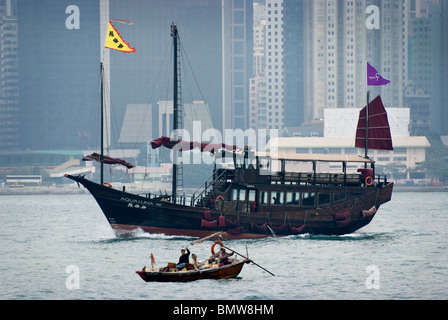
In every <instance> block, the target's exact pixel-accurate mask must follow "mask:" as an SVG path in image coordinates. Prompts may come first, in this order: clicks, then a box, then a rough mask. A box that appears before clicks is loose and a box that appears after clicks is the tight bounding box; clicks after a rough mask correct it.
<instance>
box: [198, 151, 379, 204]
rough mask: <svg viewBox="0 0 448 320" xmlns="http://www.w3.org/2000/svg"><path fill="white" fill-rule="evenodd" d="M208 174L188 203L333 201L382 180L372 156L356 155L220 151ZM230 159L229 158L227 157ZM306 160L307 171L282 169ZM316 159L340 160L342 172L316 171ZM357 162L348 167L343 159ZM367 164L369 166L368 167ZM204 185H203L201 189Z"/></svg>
mask: <svg viewBox="0 0 448 320" xmlns="http://www.w3.org/2000/svg"><path fill="white" fill-rule="evenodd" d="M217 157H219V159H218V160H217V161H216V162H217V163H218V164H220V165H221V168H215V170H214V173H213V176H212V177H211V178H210V179H209V181H208V182H206V183H204V185H203V186H201V188H200V189H198V191H196V192H195V194H194V195H193V197H192V205H196V206H202V207H215V206H217V205H222V204H221V203H220V201H222V202H224V204H223V205H224V206H226V209H228V210H230V211H246V212H250V211H254V212H255V211H269V212H275V211H279V212H280V211H290V210H303V209H305V210H306V209H307V208H309V209H311V208H316V207H321V206H326V205H331V204H335V203H338V202H342V201H345V200H347V198H348V197H349V198H350V197H351V196H353V197H355V196H359V195H361V194H363V193H364V191H365V190H364V189H366V188H375V187H381V186H383V185H385V184H387V179H386V176H384V175H375V171H374V161H372V160H370V159H366V158H363V157H361V156H357V155H342V156H341V155H336V156H335V155H326V154H323V155H316V154H286V153H256V152H251V151H247V150H245V151H243V152H228V151H227V152H222V153H220V154H218V155H217ZM229 159H230V161H229ZM297 162H301V163H303V162H305V163H309V164H310V165H309V167H311V168H312V170H311V171H303V172H302V171H296V170H287V167H293V166H294V163H297ZM319 162H333V163H334V162H336V163H340V164H341V172H338V173H333V172H331V173H330V172H318V170H317V168H318V163H319ZM348 163H356V164H359V165H360V166H361V167H360V168H358V170H357V171H356V172H353V173H348V172H347V164H348ZM368 166H370V168H367V167H368ZM202 188H203V189H202Z"/></svg>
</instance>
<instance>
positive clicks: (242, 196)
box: [239, 189, 246, 201]
mask: <svg viewBox="0 0 448 320" xmlns="http://www.w3.org/2000/svg"><path fill="white" fill-rule="evenodd" d="M239 196H240V198H239V200H240V201H245V200H246V190H244V189H239Z"/></svg>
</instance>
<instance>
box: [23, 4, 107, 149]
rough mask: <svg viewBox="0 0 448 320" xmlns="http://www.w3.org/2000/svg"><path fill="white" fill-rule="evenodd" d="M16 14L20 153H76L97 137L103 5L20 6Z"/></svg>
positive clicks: (95, 143)
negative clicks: (83, 143) (81, 142)
mask: <svg viewBox="0 0 448 320" xmlns="http://www.w3.org/2000/svg"><path fill="white" fill-rule="evenodd" d="M17 12H18V21H19V26H18V39H19V46H18V48H19V49H18V65H19V79H18V80H19V81H18V83H19V84H18V85H19V101H18V104H19V121H20V147H21V148H22V149H32V150H36V149H74V148H77V147H78V144H79V143H78V142H79V139H80V137H81V136H90V137H91V139H94V137H95V136H98V134H97V135H93V133H94V132H95V130H96V132H98V127H99V125H98V123H99V120H98V119H99V107H98V106H99V100H100V99H99V78H100V77H99V75H100V72H99V71H100V52H99V48H100V23H99V21H100V5H99V1H98V0H96V1H92V0H70V1H69V0H42V1H33V0H20V1H18V11H17ZM95 115H98V116H95ZM95 119H96V121H95ZM89 145H93V146H95V147H97V146H98V140H97V139H95V141H92V142H91V144H89ZM85 147H87V146H85Z"/></svg>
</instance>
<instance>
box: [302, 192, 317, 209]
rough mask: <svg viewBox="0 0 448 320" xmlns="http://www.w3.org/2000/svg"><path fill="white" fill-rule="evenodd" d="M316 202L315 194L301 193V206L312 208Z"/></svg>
mask: <svg viewBox="0 0 448 320" xmlns="http://www.w3.org/2000/svg"><path fill="white" fill-rule="evenodd" d="M315 200H316V193H315V192H303V193H302V206H304V207H306V206H314V203H315Z"/></svg>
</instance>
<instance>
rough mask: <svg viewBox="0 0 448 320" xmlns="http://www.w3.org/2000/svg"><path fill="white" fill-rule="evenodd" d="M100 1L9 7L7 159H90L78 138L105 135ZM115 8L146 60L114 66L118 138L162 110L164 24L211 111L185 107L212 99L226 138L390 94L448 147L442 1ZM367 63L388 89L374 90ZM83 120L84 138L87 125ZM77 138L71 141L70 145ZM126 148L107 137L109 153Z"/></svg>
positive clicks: (4, 32) (238, 1)
mask: <svg viewBox="0 0 448 320" xmlns="http://www.w3.org/2000/svg"><path fill="white" fill-rule="evenodd" d="M104 2H105V1H93V2H92V1H87V2H85V1H84V2H83V1H80V0H79V1H57V3H58V5H57V6H51V4H54V1H51V0H45V1H42V2H39V4H33V3H32V2H27V1H20V2H17V1H16V0H2V1H1V2H0V22H1V29H0V30H1V39H2V41H1V43H0V45H1V52H2V56H1V58H0V64H1V66H2V75H1V78H2V79H1V92H2V95H1V96H0V108H1V111H2V114H3V116H2V118H1V119H2V121H1V122H0V135H1V140H2V143H1V144H0V147H1V148H2V149H4V150H8V149H16V150H17V149H22V150H23V149H28V148H30V149H36V148H41V149H45V148H52V147H57V148H60V149H64V148H68V149H70V148H71V149H74V148H77V147H79V146H80V145H79V138H78V137H80V136H81V137H82V138H83V140H86V139H84V138H85V137H86V136H92V139H93V136H94V135H95V134H97V132H96V133H94V132H92V130H91V128H92V126H93V125H92V119H91V118H92V117H93V114H94V113H95V112H97V111H96V110H94V109H93V108H95V105H96V104H97V103H98V98H97V96H98V93H97V88H98V85H97V82H98V74H99V61H100V56H101V54H102V53H101V51H104V49H103V48H102V44H101V43H100V42H101V40H100V39H101V37H102V36H103V35H102V33H104V32H103V30H102V29H101V28H103V27H102V26H101V27H100V20H101V18H100V17H101V15H103V14H102V13H101V12H102V10H100V3H103V5H104ZM106 2H107V4H108V6H107V7H108V8H109V16H110V17H111V18H123V19H126V18H128V19H134V20H135V25H132V26H126V25H124V26H122V25H117V26H116V27H117V28H118V30H119V32H120V33H122V35H123V36H124V38H125V39H126V41H129V42H130V43H131V46H133V47H135V48H136V54H135V55H134V56H132V55H133V53H130V54H122V53H119V52H113V53H111V54H110V56H111V57H110V71H108V72H110V96H111V105H112V107H117V110H115V111H114V112H115V114H114V115H112V116H115V117H116V118H117V119H118V120H115V121H116V122H117V123H118V125H117V128H115V129H114V130H115V132H113V134H112V133H111V134H112V135H115V136H117V135H119V134H120V132H121V130H122V126H121V123H122V122H123V119H124V114H125V109H126V106H127V105H128V104H146V105H151V106H152V111H150V113H151V114H152V118H153V119H156V111H157V110H156V109H157V108H156V105H157V101H162V100H166V98H160V97H158V98H155V97H149V94H148V91H149V88H150V87H151V86H154V85H155V83H154V84H153V85H151V81H154V80H151V79H154V78H155V76H154V75H155V74H156V73H157V72H159V69H158V66H160V64H161V61H160V60H157V59H160V58H161V57H162V55H163V54H162V55H161V54H160V52H161V51H163V50H161V46H162V44H163V43H166V39H165V40H163V39H162V38H164V37H165V38H166V34H168V33H169V31H167V30H168V27H167V26H166V25H165V24H166V23H165V22H166V21H168V20H176V21H174V22H177V23H179V24H180V25H182V28H183V29H181V30H182V31H181V36H183V38H182V41H183V42H184V43H185V50H190V52H188V54H189V59H191V65H192V67H198V69H199V70H198V72H197V74H194V77H195V78H197V79H198V82H199V84H200V85H201V88H200V90H201V91H202V92H201V94H204V95H205V97H204V99H203V97H201V96H198V93H197V92H194V93H193V94H192V97H188V99H187V97H186V96H187V95H186V94H185V97H184V99H186V100H185V101H184V103H192V102H193V101H194V100H205V103H207V104H208V105H209V107H210V111H211V115H212V121H213V123H214V125H215V127H216V128H217V129H219V130H224V129H225V128H241V129H243V130H244V129H247V128H255V129H257V128H264V129H270V128H276V129H280V130H282V129H284V128H289V127H300V126H301V125H303V124H304V123H307V122H310V121H313V120H314V119H322V118H323V115H324V109H326V108H361V107H363V106H364V105H365V99H366V98H365V95H366V92H367V90H369V91H371V94H372V96H373V95H376V94H381V96H382V98H383V101H384V102H385V105H386V107H409V108H410V109H411V124H410V126H411V127H412V128H411V134H422V133H425V132H429V131H435V132H438V133H439V134H441V135H442V134H448V132H447V129H445V126H443V123H444V121H447V120H448V119H447V111H446V109H447V108H446V107H445V108H444V106H445V105H446V104H445V102H444V101H446V91H447V90H446V89H444V88H447V84H448V83H447V80H446V78H447V72H444V71H446V69H447V66H446V64H447V62H446V61H444V60H446V59H443V57H444V56H446V55H444V54H446V53H447V40H446V39H447V37H446V36H445V35H446V34H447V19H448V17H447V11H448V9H447V7H448V4H447V3H446V2H440V1H437V0H426V1H425V0H412V1H406V0H394V1H390V0H389V1H387V0H372V1H368V0H358V1H346V0H344V1H342V0H339V1H338V0H317V1H310V0H303V1H299V0H296V1H283V0H265V1H249V0H231V1H221V0H215V1H192V2H189V3H188V4H185V7H179V8H177V10H174V14H173V15H174V16H175V17H176V19H174V18H173V17H172V16H170V15H171V14H170V13H169V10H170V9H172V8H171V6H172V5H174V7H175V6H176V5H178V6H179V4H178V3H177V2H176V0H172V1H171V2H168V3H164V4H163V5H160V6H155V2H154V4H153V3H151V2H144V1H143V2H142V1H137V0H136V1H133V3H132V5H126V6H125V5H124V4H123V3H120V2H119V1H115V0H108V1H106ZM179 3H180V2H179ZM222 4H224V6H222ZM76 7H77V8H78V9H79V10H80V12H79V13H78V14H79V17H80V18H79V20H77V19H78V18H77V13H76ZM86 8H89V10H86ZM93 8H96V9H94V10H92V9H93ZM155 8H157V10H154V9H155ZM181 8H184V10H182V9H181ZM21 11H22V12H21ZM34 12H39V13H41V15H40V16H38V17H37V16H36V15H34V14H33V13H34ZM21 16H22V17H29V18H31V19H28V20H21V19H20V18H21ZM200 16H202V17H207V18H203V21H202V22H201V23H202V24H201V23H199V22H198V21H197V19H196V18H195V17H197V18H199V17H200ZM150 17H153V19H150ZM253 17H254V18H253ZM23 19H25V18H23ZM102 19H104V15H103V16H102ZM148 19H149V20H148ZM252 19H253V22H252ZM25 21H26V22H25ZM171 22H173V21H171ZM36 26H37V27H38V28H37V29H36ZM56 26H57V28H58V30H60V31H55V27H56ZM204 26H207V27H204ZM33 28H34V29H33ZM31 29H32V30H33V31H34V34H31V33H30V32H29V30H31ZM103 29H104V28H103ZM165 29H166V30H165ZM147 30H152V31H155V32H154V33H148V31H147ZM67 35H70V37H69V36H67ZM92 35H94V37H93V38H94V39H93V38H92ZM49 37H50V38H49ZM440 37H442V39H440ZM11 39H12V41H11ZM86 39H89V40H88V42H86ZM168 40H169V39H168ZM440 40H442V41H440ZM45 41H47V42H45ZM260 41H261V42H260ZM30 48H32V50H31V49H30ZM162 49H163V48H162ZM64 50H65V51H64ZM30 51H32V54H31V53H30ZM106 51H108V50H106ZM11 52H12V53H11ZM14 52H16V53H14ZM30 58H32V59H30ZM189 62H190V61H189ZM367 62H371V63H372V65H374V66H375V67H376V68H377V70H378V72H379V73H380V74H381V75H382V76H384V77H385V78H387V79H389V80H391V82H390V84H389V85H387V86H382V87H368V86H367V85H366V67H365V66H366V63H367ZM420 62H421V63H420ZM154 65H155V66H156V67H157V68H156V67H153V66H154ZM184 68H185V69H186V66H184ZM263 69H264V72H263ZM83 70H84V71H83ZM183 71H185V70H183ZM83 72H84V73H83ZM39 73H40V75H39ZM56 75H57V76H56ZM204 78H205V81H204V80H202V79H204ZM425 79H426V80H425ZM63 80H68V82H67V84H65V85H64V84H63ZM148 80H149V81H148ZM251 84H254V86H255V85H256V86H257V89H254V88H255V87H253V88H251ZM157 85H158V84H157ZM67 86H68V87H70V90H71V92H72V94H71V96H70V95H68V92H69V89H68V88H67ZM83 86H84V87H83ZM38 87H39V88H38ZM30 88H36V89H34V91H29V90H30ZM61 88H62V89H61ZM59 90H60V91H61V92H60V93H58V92H57V91H59ZM120 90H121V92H119V91H120ZM31 93H32V94H31ZM209 98H210V99H209ZM253 98H256V99H253ZM70 99H73V100H72V102H68V101H67V100H70ZM151 99H152V101H150V100H151ZM189 100H191V101H189ZM87 101H89V102H87ZM45 103H46V104H47V107H45ZM86 105H88V107H87V106H86ZM31 106H35V107H31ZM30 107H31V108H30ZM93 110H94V111H93ZM72 115H74V116H75V117H73V116H72ZM49 119H52V120H53V121H54V123H53V122H50V120H49ZM86 119H88V122H89V124H87V127H86V124H82V121H84V120H86ZM84 122H85V121H84ZM111 122H113V120H111ZM61 126H62V127H61ZM57 128H61V129H57ZM62 128H63V129H62ZM70 128H71V129H70ZM54 130H56V131H54ZM58 130H59V131H58ZM70 130H71V131H70ZM152 131H153V133H154V132H156V130H155V129H154V130H152ZM55 132H58V133H56V134H55ZM67 132H68V133H69V134H70V135H71V140H70V142H68V141H69V140H67V138H64V133H67ZM152 138H155V136H152V137H148V140H151V139H152ZM117 140H118V138H115V140H114V138H111V142H112V144H114V143H117ZM33 141H34V142H33ZM57 141H60V142H57ZM96 143H97V142H96V141H93V142H92V143H91V145H95V144H96ZM85 147H88V146H86V145H85Z"/></svg>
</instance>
